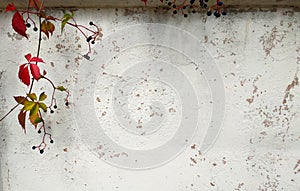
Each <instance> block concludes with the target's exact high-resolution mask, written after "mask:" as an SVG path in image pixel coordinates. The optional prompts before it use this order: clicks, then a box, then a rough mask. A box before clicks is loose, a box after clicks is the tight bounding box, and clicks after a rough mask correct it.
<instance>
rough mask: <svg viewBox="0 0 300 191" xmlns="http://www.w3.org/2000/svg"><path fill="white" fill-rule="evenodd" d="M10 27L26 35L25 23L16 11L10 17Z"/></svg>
mask: <svg viewBox="0 0 300 191" xmlns="http://www.w3.org/2000/svg"><path fill="white" fill-rule="evenodd" d="M12 27H13V29H14V30H15V31H16V32H17V33H18V34H20V35H22V36H24V37H26V38H28V37H27V34H26V25H25V21H24V19H23V17H22V15H21V14H20V13H19V12H18V11H17V12H16V13H15V14H14V16H13V18H12Z"/></svg>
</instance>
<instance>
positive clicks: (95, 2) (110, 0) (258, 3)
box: [0, 0, 300, 9]
mask: <svg viewBox="0 0 300 191" xmlns="http://www.w3.org/2000/svg"><path fill="white" fill-rule="evenodd" d="M179 2H180V1H179ZM212 2H214V1H213V0H210V2H209V3H212ZM223 2H224V3H225V4H226V5H227V6H228V8H237V9H238V8H243V9H244V8H276V7H278V8H300V0H243V1H241V0H223ZM8 3H14V4H15V5H16V6H17V7H20V8H24V7H26V6H27V0H1V2H0V8H2V9H3V8H5V7H6V5H7V4H8ZM164 5H165V4H163V3H161V2H160V0H148V2H147V7H159V6H164ZM45 6H46V7H48V8H68V7H75V8H110V7H115V8H118V7H123V8H124V7H144V6H145V5H144V3H143V2H141V1H140V0H64V1H61V0H48V1H45Z"/></svg>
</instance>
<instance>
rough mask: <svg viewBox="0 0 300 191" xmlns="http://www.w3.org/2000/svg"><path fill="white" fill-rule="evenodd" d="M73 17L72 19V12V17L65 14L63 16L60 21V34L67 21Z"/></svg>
mask: <svg viewBox="0 0 300 191" xmlns="http://www.w3.org/2000/svg"><path fill="white" fill-rule="evenodd" d="M73 17H74V12H72V15H70V14H69V13H66V14H65V15H64V17H63V18H62V21H61V32H62V31H63V30H64V28H65V26H66V24H67V22H69V20H70V19H72V18H73Z"/></svg>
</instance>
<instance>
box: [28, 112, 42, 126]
mask: <svg viewBox="0 0 300 191" xmlns="http://www.w3.org/2000/svg"><path fill="white" fill-rule="evenodd" d="M38 118H40V116H39V114H38V113H36V114H35V115H31V116H29V120H30V122H31V124H32V125H34V127H35V128H36V126H37V124H38V123H36V122H35V121H36V120H38Z"/></svg>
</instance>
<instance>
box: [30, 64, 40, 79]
mask: <svg viewBox="0 0 300 191" xmlns="http://www.w3.org/2000/svg"><path fill="white" fill-rule="evenodd" d="M30 71H31V74H32V76H33V78H34V79H36V80H39V79H40V77H41V73H40V69H39V67H38V65H36V64H30Z"/></svg>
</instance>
